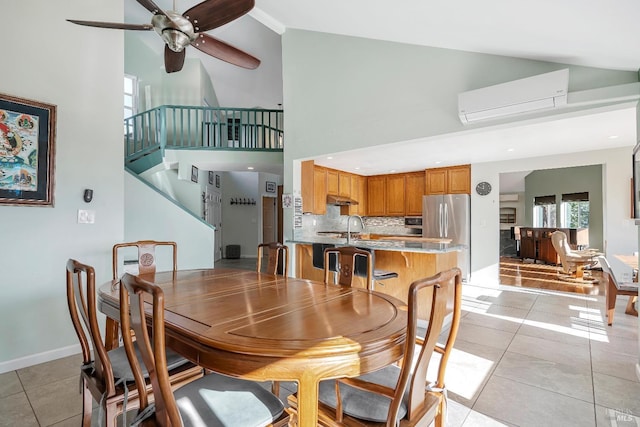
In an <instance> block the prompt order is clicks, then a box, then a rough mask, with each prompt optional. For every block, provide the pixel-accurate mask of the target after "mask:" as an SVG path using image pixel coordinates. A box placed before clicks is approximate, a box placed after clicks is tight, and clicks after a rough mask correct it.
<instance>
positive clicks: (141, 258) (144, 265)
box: [112, 240, 178, 279]
mask: <svg viewBox="0 0 640 427" xmlns="http://www.w3.org/2000/svg"><path fill="white" fill-rule="evenodd" d="M158 246H168V247H170V248H171V251H172V252H171V253H172V256H173V271H174V272H176V271H177V270H178V245H177V244H176V242H159V241H155V240H138V241H137V242H126V243H118V244H115V245H113V250H112V251H113V254H112V262H113V278H114V279H117V278H118V277H120V275H119V274H118V266H119V265H120V262H119V258H118V254H119V252H120V250H121V249H123V248H130V247H136V248H137V249H138V259H137V262H138V274H146V273H155V272H156V247H158Z"/></svg>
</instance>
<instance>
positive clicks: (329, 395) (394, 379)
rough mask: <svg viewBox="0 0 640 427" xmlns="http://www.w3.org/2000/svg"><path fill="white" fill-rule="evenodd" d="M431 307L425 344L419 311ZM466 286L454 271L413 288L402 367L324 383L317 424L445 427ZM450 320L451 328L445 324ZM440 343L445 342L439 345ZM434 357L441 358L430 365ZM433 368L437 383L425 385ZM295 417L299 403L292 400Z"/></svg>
mask: <svg viewBox="0 0 640 427" xmlns="http://www.w3.org/2000/svg"><path fill="white" fill-rule="evenodd" d="M429 301H430V302H431V310H430V314H429V325H428V328H427V332H426V335H425V336H424V337H423V338H422V337H420V334H419V332H418V310H419V308H420V307H421V306H422V305H424V304H428V303H429ZM461 305H462V280H461V272H460V269H458V268H454V269H451V270H448V271H445V272H442V273H438V274H436V275H435V276H432V277H429V278H426V279H421V280H417V281H415V282H413V283H412V284H411V286H410V287H409V296H408V308H409V312H408V321H407V337H406V343H405V349H404V358H403V361H402V363H401V366H398V365H390V366H387V367H385V368H383V369H381V370H378V371H375V372H371V373H368V374H365V375H362V376H360V377H356V378H342V379H339V380H329V381H321V382H320V386H319V403H318V424H319V425H321V426H336V425H340V426H382V425H384V426H387V427H395V426H398V425H399V426H428V425H430V424H431V423H432V422H433V421H434V420H435V426H436V427H442V426H444V423H445V417H446V409H447V408H446V404H447V402H446V387H445V371H446V367H447V362H448V360H449V356H450V355H451V351H452V349H453V344H454V342H455V339H456V335H457V333H458V327H459V325H460V316H461ZM449 314H452V316H451V324H450V326H448V327H447V326H445V319H446V318H447V317H448V316H449ZM438 339H440V340H444V341H443V342H444V344H439V343H438ZM434 353H438V356H439V357H435V358H433V359H432V356H433V354H434ZM430 362H433V363H436V364H437V366H436V367H437V369H436V370H435V372H437V373H436V374H435V378H434V380H433V381H432V382H428V381H427V374H428V368H429V364H430ZM289 404H290V406H291V411H292V412H294V413H295V410H296V408H297V397H296V395H295V394H294V395H291V396H290V397H289Z"/></svg>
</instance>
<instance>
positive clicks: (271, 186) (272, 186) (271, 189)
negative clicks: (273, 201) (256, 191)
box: [266, 181, 276, 193]
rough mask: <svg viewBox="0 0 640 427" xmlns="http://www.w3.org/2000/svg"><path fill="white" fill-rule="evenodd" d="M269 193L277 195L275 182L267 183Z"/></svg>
mask: <svg viewBox="0 0 640 427" xmlns="http://www.w3.org/2000/svg"><path fill="white" fill-rule="evenodd" d="M266 192H267V193H275V192H276V183H275V182H273V181H267V188H266Z"/></svg>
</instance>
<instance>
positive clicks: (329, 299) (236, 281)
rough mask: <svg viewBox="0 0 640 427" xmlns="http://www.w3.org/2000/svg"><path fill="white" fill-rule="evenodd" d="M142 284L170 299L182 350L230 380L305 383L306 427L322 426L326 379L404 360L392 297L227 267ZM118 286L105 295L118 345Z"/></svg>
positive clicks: (302, 411) (401, 320)
mask: <svg viewBox="0 0 640 427" xmlns="http://www.w3.org/2000/svg"><path fill="white" fill-rule="evenodd" d="M140 277H142V278H144V279H146V280H149V281H152V282H153V283H155V284H156V285H158V286H160V287H161V288H162V289H163V291H164V295H165V334H166V339H167V344H168V345H169V346H170V347H171V348H172V349H174V350H175V351H177V352H178V353H180V354H182V355H184V356H185V357H186V358H188V359H190V360H191V361H193V362H194V363H197V364H198V365H201V366H203V367H205V368H207V369H211V370H213V371H216V372H220V373H223V374H227V375H231V376H235V377H240V378H246V379H251V380H258V381H265V380H274V381H296V382H297V383H298V413H297V417H298V425H299V426H302V427H310V426H315V425H316V423H317V414H318V406H317V400H318V383H319V381H321V380H324V379H331V378H340V377H354V376H358V375H361V374H364V373H367V372H371V371H375V370H377V369H380V368H382V367H384V366H387V365H389V364H391V363H393V362H395V361H397V360H398V359H400V358H401V356H402V353H403V347H404V342H405V336H406V326H407V306H406V303H404V302H402V301H400V300H398V299H396V298H393V297H391V296H388V295H385V294H383V293H379V292H373V291H367V290H366V289H361V288H351V287H343V286H337V285H329V284H325V283H323V282H315V281H310V280H304V279H295V278H291V277H283V276H277V275H270V274H263V273H257V272H255V271H248V270H235V269H226V268H225V269H218V268H216V269H208V270H189V271H178V272H176V273H172V272H167V273H155V274H146V275H141V276H140ZM118 285H119V283H118V281H113V282H109V283H107V284H105V285H103V286H101V287H100V290H99V293H98V294H99V295H98V305H99V308H100V310H101V311H102V312H103V313H105V314H106V315H107V336H108V337H110V339H111V341H112V343H113V342H115V340H116V337H117V325H118V320H119V291H118ZM150 313H151V312H150V311H149V315H150Z"/></svg>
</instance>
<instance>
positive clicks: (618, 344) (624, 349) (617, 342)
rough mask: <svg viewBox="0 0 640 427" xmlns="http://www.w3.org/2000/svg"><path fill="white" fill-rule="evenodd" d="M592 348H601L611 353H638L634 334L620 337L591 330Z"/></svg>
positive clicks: (633, 354) (636, 339)
mask: <svg viewBox="0 0 640 427" xmlns="http://www.w3.org/2000/svg"><path fill="white" fill-rule="evenodd" d="M591 348H592V350H602V351H608V352H613V353H621V354H626V355H629V356H637V355H638V338H637V334H636V335H630V336H628V337H620V336H616V335H610V334H604V335H602V334H600V333H596V332H593V331H592V332H591Z"/></svg>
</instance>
